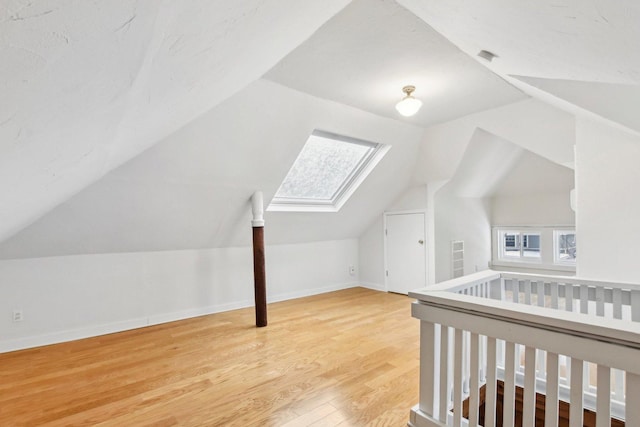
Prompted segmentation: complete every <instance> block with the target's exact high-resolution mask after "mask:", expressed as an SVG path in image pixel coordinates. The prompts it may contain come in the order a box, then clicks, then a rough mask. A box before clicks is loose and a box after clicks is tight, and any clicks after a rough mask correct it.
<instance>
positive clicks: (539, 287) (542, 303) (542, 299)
mask: <svg viewBox="0 0 640 427" xmlns="http://www.w3.org/2000/svg"><path fill="white" fill-rule="evenodd" d="M536 291H537V292H538V307H544V306H545V297H544V281H542V280H538V281H537V282H536Z"/></svg>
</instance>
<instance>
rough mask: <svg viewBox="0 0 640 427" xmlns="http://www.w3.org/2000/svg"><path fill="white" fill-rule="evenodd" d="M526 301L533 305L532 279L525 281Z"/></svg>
mask: <svg viewBox="0 0 640 427" xmlns="http://www.w3.org/2000/svg"><path fill="white" fill-rule="evenodd" d="M524 303H525V304H527V305H531V280H525V281H524Z"/></svg>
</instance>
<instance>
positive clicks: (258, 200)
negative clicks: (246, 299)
mask: <svg viewBox="0 0 640 427" xmlns="http://www.w3.org/2000/svg"><path fill="white" fill-rule="evenodd" d="M251 207H252V211H253V220H252V221H251V225H252V227H253V278H254V279H253V280H254V286H253V287H254V295H255V304H256V326H257V327H258V328H261V327H263V326H267V278H266V270H265V262H264V219H263V204H262V193H261V192H259V191H257V192H255V193H254V194H253V196H252V197H251Z"/></svg>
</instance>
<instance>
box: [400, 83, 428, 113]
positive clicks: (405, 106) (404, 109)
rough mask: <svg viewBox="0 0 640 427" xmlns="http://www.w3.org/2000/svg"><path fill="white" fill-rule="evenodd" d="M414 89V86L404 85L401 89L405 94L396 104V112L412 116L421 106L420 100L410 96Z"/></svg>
mask: <svg viewBox="0 0 640 427" xmlns="http://www.w3.org/2000/svg"><path fill="white" fill-rule="evenodd" d="M414 90H416V88H415V87H414V86H405V87H403V88H402V91H403V92H404V93H406V94H407V96H405V97H404V98H403V99H402V101H400V102H398V103H397V104H396V110H398V113H400V114H402V115H403V116H405V117H410V116H413V115H414V114H416V113H417V112H418V110H419V109H420V107H422V101H420V100H419V99H416V98H414V97H413V96H411V93H412V92H413V91H414Z"/></svg>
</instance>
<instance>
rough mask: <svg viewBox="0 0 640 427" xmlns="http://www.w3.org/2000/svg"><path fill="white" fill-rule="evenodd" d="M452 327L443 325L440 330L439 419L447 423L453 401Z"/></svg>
mask: <svg viewBox="0 0 640 427" xmlns="http://www.w3.org/2000/svg"><path fill="white" fill-rule="evenodd" d="M450 338H451V328H450V327H447V326H444V325H443V326H442V328H441V331H440V408H439V409H438V419H439V420H440V422H443V423H445V424H446V422H447V416H448V413H449V403H450V402H451V373H450V372H451V370H450V368H449V341H450Z"/></svg>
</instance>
